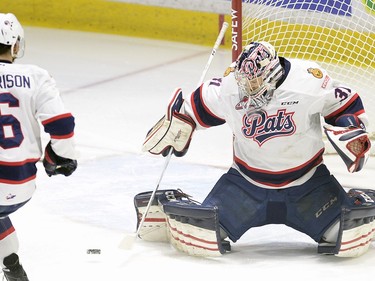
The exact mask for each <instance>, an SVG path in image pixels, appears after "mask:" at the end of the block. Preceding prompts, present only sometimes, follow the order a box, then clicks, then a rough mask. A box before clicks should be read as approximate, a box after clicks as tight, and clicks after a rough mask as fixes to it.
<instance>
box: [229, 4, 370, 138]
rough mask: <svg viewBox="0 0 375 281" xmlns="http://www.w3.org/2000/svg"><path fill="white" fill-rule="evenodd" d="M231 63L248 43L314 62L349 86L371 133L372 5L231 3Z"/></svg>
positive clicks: (282, 54) (286, 55) (281, 54)
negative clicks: (359, 99)
mask: <svg viewBox="0 0 375 281" xmlns="http://www.w3.org/2000/svg"><path fill="white" fill-rule="evenodd" d="M231 16H232V60H235V59H236V58H237V57H238V55H239V53H240V52H241V50H242V47H243V46H245V45H246V44H248V43H250V42H251V41H259V40H265V41H269V42H270V43H272V44H273V45H274V46H275V47H276V49H277V51H278V53H279V55H280V56H285V57H289V58H302V59H306V60H314V61H317V62H318V63H320V64H321V65H322V66H323V67H324V68H326V69H327V70H328V71H329V72H330V74H331V76H333V77H334V78H335V79H338V80H341V81H345V82H347V83H349V84H350V85H353V86H354V87H355V88H356V90H357V91H358V93H359V94H360V95H361V97H362V99H363V101H364V105H365V108H366V112H367V114H368V115H369V119H370V127H369V128H368V130H369V132H370V135H371V138H372V139H374V136H375V134H374V132H375V129H374V128H375V0H319V1H317V0H243V1H241V0H231Z"/></svg>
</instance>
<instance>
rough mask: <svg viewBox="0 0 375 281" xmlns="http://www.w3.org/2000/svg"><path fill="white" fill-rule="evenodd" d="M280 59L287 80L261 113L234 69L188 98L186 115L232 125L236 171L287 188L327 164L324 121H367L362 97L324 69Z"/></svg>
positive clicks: (202, 123)
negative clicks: (252, 108) (248, 104)
mask: <svg viewBox="0 0 375 281" xmlns="http://www.w3.org/2000/svg"><path fill="white" fill-rule="evenodd" d="M280 60H281V62H282V64H283V65H284V67H285V69H286V72H287V76H286V78H285V80H283V81H282V83H281V85H280V86H279V87H278V88H277V89H276V90H275V92H274V95H273V98H272V100H271V102H270V103H269V104H268V105H267V106H264V107H263V108H262V109H261V110H258V111H256V112H252V113H248V112H247V111H246V110H245V109H244V108H243V102H244V101H245V100H242V101H241V100H240V96H239V92H238V86H237V83H236V80H235V78H234V74H233V70H234V68H233V67H231V68H229V69H228V70H227V71H226V73H225V75H224V77H222V78H215V79H212V80H210V81H207V82H205V83H204V84H202V86H201V87H200V88H199V89H197V90H196V91H195V92H193V93H192V94H191V95H189V96H188V97H186V98H185V108H184V109H185V112H186V113H187V114H188V115H190V116H191V117H192V118H193V119H194V120H195V122H196V124H197V129H203V128H208V127H211V126H217V125H221V124H224V123H227V124H228V125H229V127H230V128H231V129H232V132H233V136H234V140H233V146H234V150H233V151H234V156H233V157H234V161H233V167H234V168H235V169H237V170H238V171H240V173H241V174H242V175H243V176H245V177H246V178H247V179H248V180H249V181H251V182H252V183H254V184H256V185H258V186H261V187H265V188H286V187H289V186H292V185H297V184H300V183H303V182H305V181H306V180H307V179H308V178H310V177H311V175H312V173H313V172H314V171H315V168H316V167H317V166H318V165H319V164H321V163H322V162H323V158H322V156H323V152H324V143H323V140H322V130H321V118H322V117H323V118H324V119H325V121H326V122H327V123H329V124H332V125H334V124H335V119H336V118H337V117H338V116H340V115H342V114H346V113H350V114H355V115H357V116H360V117H361V119H362V120H365V119H366V117H365V112H364V109H363V105H362V102H361V100H360V98H359V96H358V94H357V93H356V92H355V91H354V90H352V89H350V88H349V87H347V86H343V85H339V84H338V83H337V82H336V81H334V80H333V79H332V78H331V77H330V76H328V75H327V73H326V71H325V70H324V69H322V68H321V67H320V66H319V65H317V64H316V63H314V62H309V61H302V60H285V59H284V58H280Z"/></svg>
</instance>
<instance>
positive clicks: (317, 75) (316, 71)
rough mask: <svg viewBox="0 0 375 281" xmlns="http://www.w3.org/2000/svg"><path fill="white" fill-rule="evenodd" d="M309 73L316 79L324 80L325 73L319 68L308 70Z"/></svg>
mask: <svg viewBox="0 0 375 281" xmlns="http://www.w3.org/2000/svg"><path fill="white" fill-rule="evenodd" d="M307 72H308V73H310V74H312V75H313V76H314V77H315V78H318V79H322V78H323V72H322V71H321V70H320V69H319V68H312V67H310V68H308V69H307Z"/></svg>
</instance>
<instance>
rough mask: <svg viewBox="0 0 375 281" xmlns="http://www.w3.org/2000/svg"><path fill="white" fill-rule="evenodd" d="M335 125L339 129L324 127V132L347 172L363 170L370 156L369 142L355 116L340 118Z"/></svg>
mask: <svg viewBox="0 0 375 281" xmlns="http://www.w3.org/2000/svg"><path fill="white" fill-rule="evenodd" d="M336 124H337V125H339V126H340V127H336V126H324V132H325V134H326V135H327V138H328V140H329V141H330V143H331V144H332V146H333V147H334V148H335V150H336V151H337V153H338V155H340V157H341V159H342V160H343V161H344V163H345V165H346V167H347V169H348V171H349V172H350V173H354V172H358V171H360V170H361V169H362V168H363V166H364V165H365V163H366V161H367V159H368V157H369V154H370V148H371V142H370V139H369V137H368V133H367V132H366V129H365V127H364V125H363V124H362V122H361V121H360V120H359V119H358V117H356V116H355V115H351V114H347V115H343V116H340V117H339V118H338V119H337V120H336ZM341 126H342V127H341Z"/></svg>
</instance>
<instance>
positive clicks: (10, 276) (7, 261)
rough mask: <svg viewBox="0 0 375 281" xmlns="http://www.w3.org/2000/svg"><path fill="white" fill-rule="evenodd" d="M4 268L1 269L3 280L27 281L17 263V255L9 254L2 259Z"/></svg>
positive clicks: (23, 271)
mask: <svg viewBox="0 0 375 281" xmlns="http://www.w3.org/2000/svg"><path fill="white" fill-rule="evenodd" d="M3 263H4V265H5V268H4V269H3V272H4V276H5V279H6V280H7V281H29V278H27V275H26V272H25V270H24V269H23V267H22V265H21V264H20V263H19V259H18V255H17V254H14V253H13V254H11V255H9V256H7V257H6V258H4V261H3Z"/></svg>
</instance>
